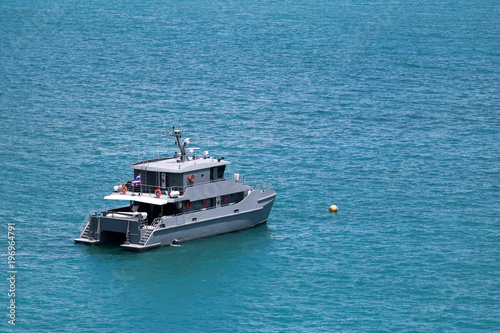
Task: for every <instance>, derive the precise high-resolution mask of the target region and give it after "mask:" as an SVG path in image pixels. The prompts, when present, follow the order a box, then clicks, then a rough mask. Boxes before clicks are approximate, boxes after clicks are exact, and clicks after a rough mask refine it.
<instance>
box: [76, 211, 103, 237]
mask: <svg viewBox="0 0 500 333" xmlns="http://www.w3.org/2000/svg"><path fill="white" fill-rule="evenodd" d="M97 214H99V212H96V211H93V210H91V211H89V212H88V214H87V216H85V219H84V220H83V222H82V224H80V227H79V228H78V231H80V234H81V233H82V232H83V230H84V229H85V228H86V227H87V224H88V223H89V221H90V218H91V217H92V216H94V215H97Z"/></svg>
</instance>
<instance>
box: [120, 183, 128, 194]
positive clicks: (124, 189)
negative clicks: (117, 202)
mask: <svg viewBox="0 0 500 333" xmlns="http://www.w3.org/2000/svg"><path fill="white" fill-rule="evenodd" d="M120 191H121V192H122V193H123V194H125V193H127V186H125V185H122V187H120Z"/></svg>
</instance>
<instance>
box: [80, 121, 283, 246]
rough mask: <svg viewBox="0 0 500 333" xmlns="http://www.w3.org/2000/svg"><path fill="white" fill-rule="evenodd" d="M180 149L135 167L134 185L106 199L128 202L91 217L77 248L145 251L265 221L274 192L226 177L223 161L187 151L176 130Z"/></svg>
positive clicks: (237, 177)
mask: <svg viewBox="0 0 500 333" xmlns="http://www.w3.org/2000/svg"><path fill="white" fill-rule="evenodd" d="M170 135H172V136H174V137H175V138H176V144H177V145H178V147H179V148H180V152H179V153H175V155H174V157H170V158H158V159H152V160H145V161H140V162H137V163H135V164H132V165H131V168H133V169H134V178H133V179H134V180H133V181H128V182H125V183H122V184H120V185H119V186H115V188H114V192H112V193H111V194H110V195H108V196H106V197H105V198H104V199H106V200H124V201H129V205H128V206H125V207H121V208H115V209H109V210H103V211H100V212H95V213H89V215H88V216H87V218H86V219H85V221H84V223H83V224H82V228H81V232H80V236H79V237H78V238H76V239H75V242H76V243H83V244H89V245H98V244H102V243H106V242H110V241H122V242H123V244H121V247H122V248H123V249H124V250H132V251H142V250H147V249H151V248H155V247H158V246H165V245H171V244H175V243H178V242H184V241H188V240H192V239H197V238H203V237H209V236H214V235H220V234H224V233H228V232H233V231H238V230H243V229H247V228H250V227H254V226H256V225H259V224H262V223H265V222H267V218H268V216H269V213H270V211H271V208H272V206H273V203H274V198H275V197H276V192H275V191H274V190H272V189H268V188H264V187H259V188H258V189H257V188H255V184H254V186H253V187H250V186H247V185H245V181H244V178H243V177H242V175H239V174H236V173H235V174H234V175H232V176H231V177H228V176H227V174H226V173H225V169H226V165H227V164H229V163H230V162H228V161H225V160H224V159H223V158H211V157H209V156H208V153H207V152H203V156H199V155H197V154H195V153H194V150H193V149H195V148H191V150H190V152H186V149H187V148H186V147H187V145H188V144H189V139H186V140H184V141H181V131H180V130H175V128H174V130H173V133H170Z"/></svg>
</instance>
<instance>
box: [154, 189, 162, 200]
mask: <svg viewBox="0 0 500 333" xmlns="http://www.w3.org/2000/svg"><path fill="white" fill-rule="evenodd" d="M155 195H156V197H157V198H159V197H160V196H161V190H160V189H159V188H157V189H156V190H155Z"/></svg>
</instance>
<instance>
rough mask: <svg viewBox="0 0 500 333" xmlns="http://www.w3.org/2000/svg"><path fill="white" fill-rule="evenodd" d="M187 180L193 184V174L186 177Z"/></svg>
mask: <svg viewBox="0 0 500 333" xmlns="http://www.w3.org/2000/svg"><path fill="white" fill-rule="evenodd" d="M188 180H189V181H190V182H194V175H193V174H190V175H189V177H188Z"/></svg>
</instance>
